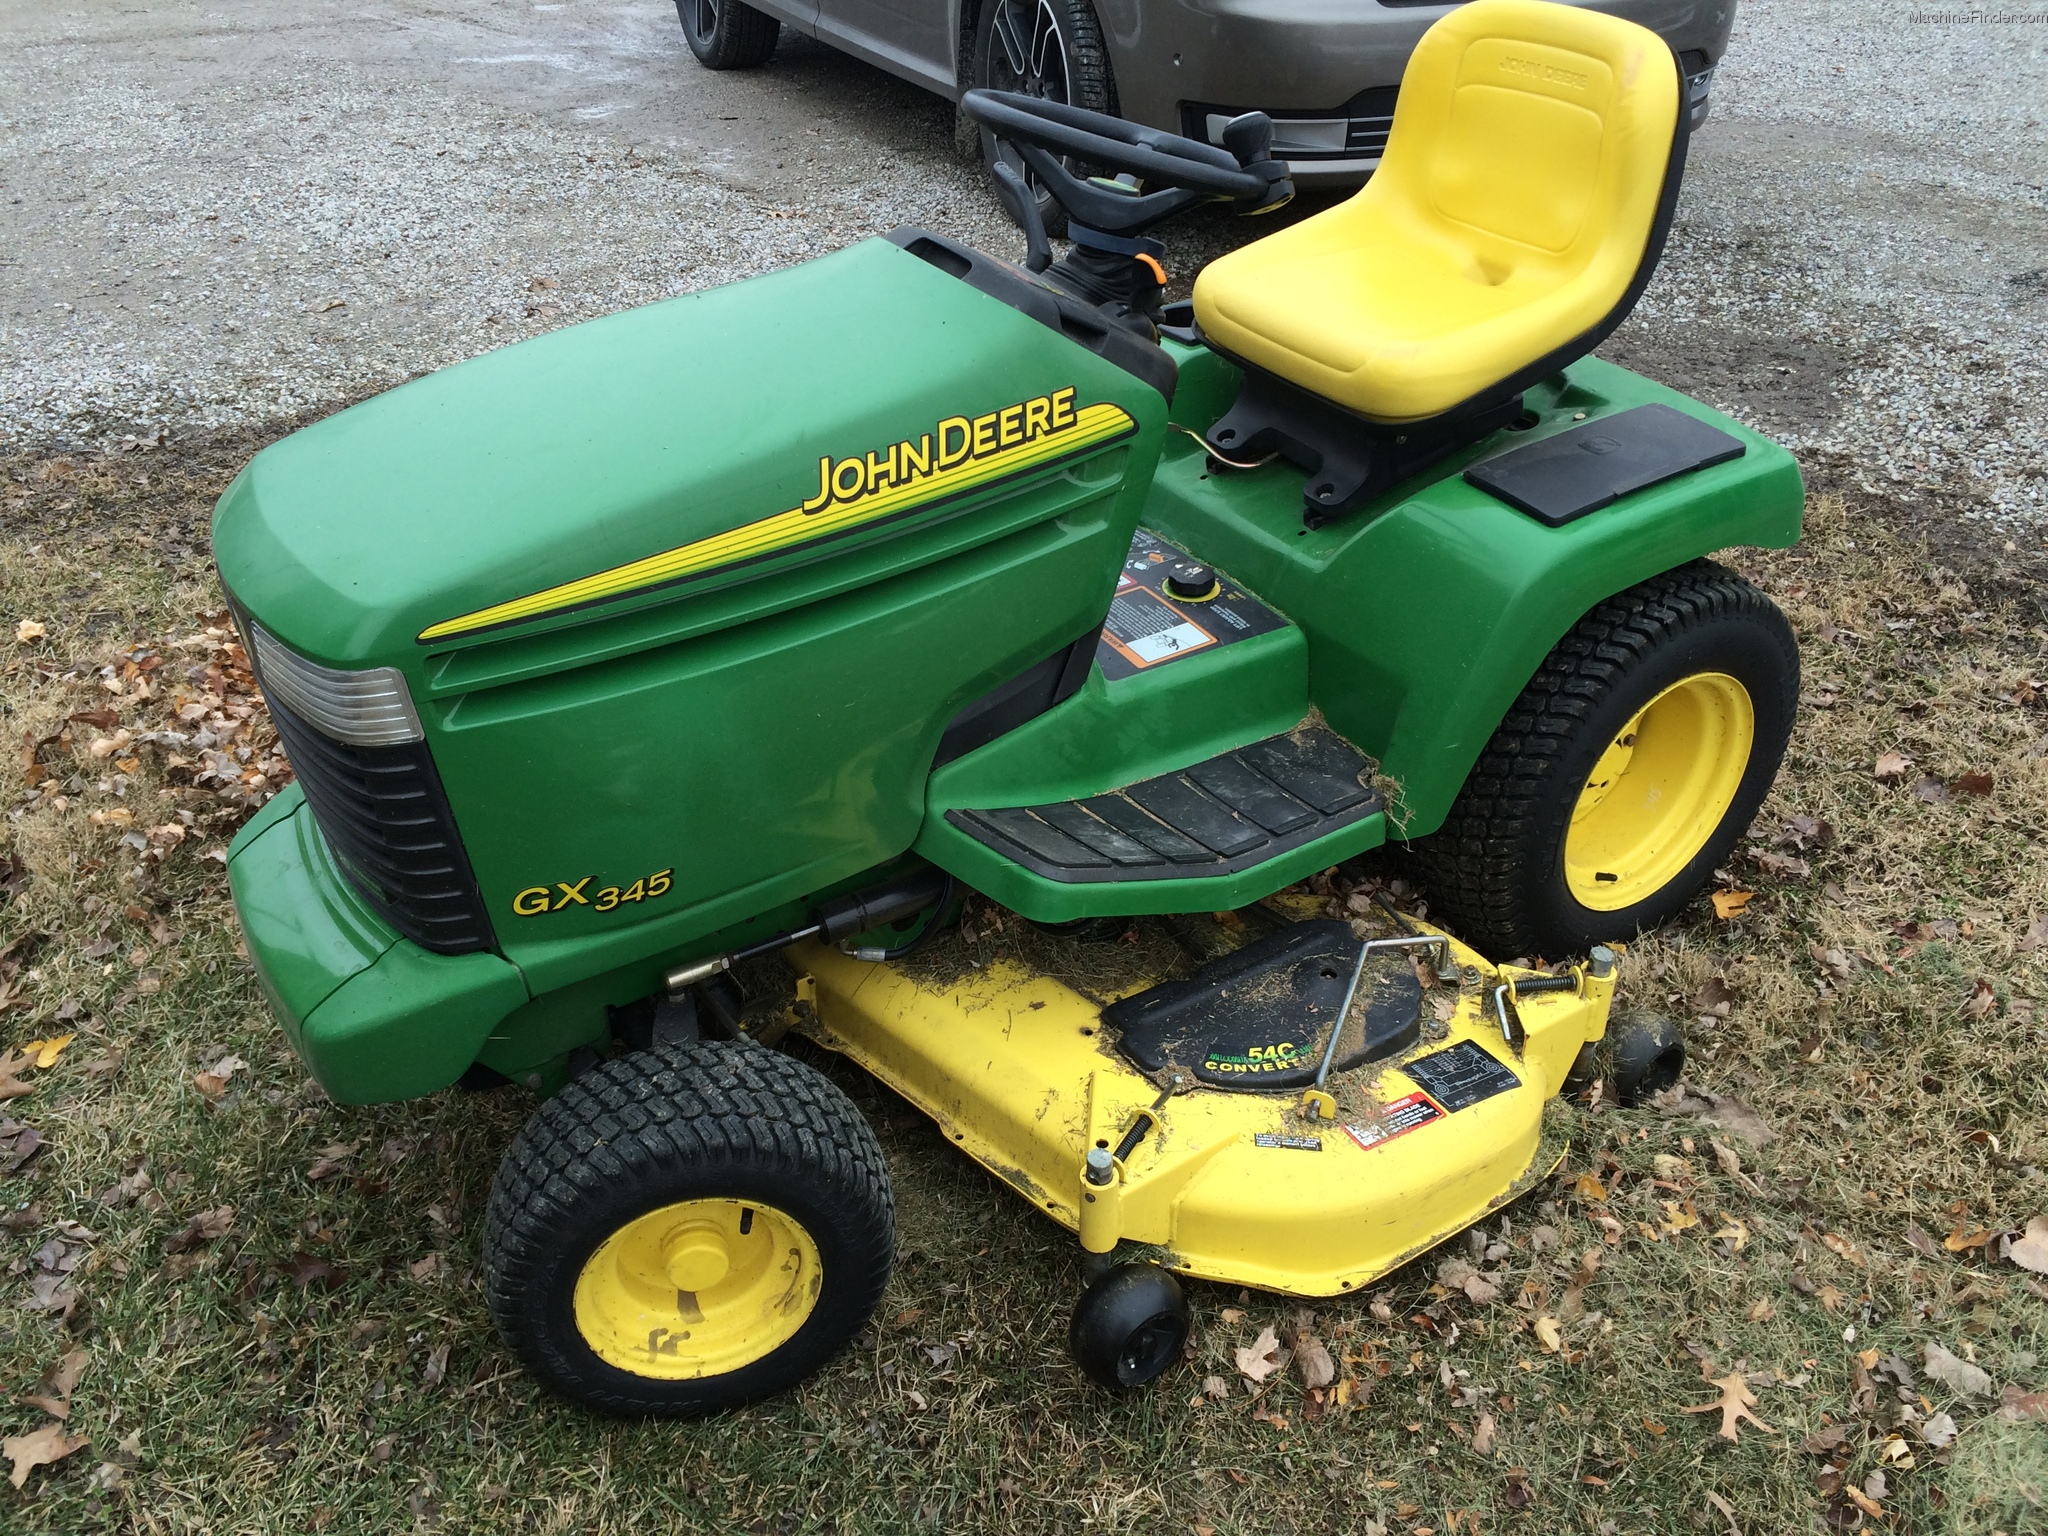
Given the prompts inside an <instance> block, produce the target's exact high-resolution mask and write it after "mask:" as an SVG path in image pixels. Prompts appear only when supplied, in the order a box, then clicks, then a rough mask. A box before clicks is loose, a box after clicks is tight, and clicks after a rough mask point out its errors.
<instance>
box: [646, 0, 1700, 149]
mask: <svg viewBox="0 0 2048 1536" xmlns="http://www.w3.org/2000/svg"><path fill="white" fill-rule="evenodd" d="M1574 3H1576V0H1574ZM1591 8H1592V9H1594V10H1600V11H1607V12H1609V13H1611V14H1613V15H1616V16H1626V17H1627V18H1629V19H1630V20H1631V21H1637V22H1640V23H1642V24H1643V25H1644V26H1646V27H1649V28H1651V29H1652V30H1653V31H1655V32H1657V33H1658V34H1660V35H1661V36H1662V37H1663V38H1664V40H1665V41H1666V42H1668V43H1669V44H1670V45H1671V48H1672V51H1673V52H1674V53H1676V54H1677V55H1678V60H1679V66H1680V68H1681V69H1683V71H1684V72H1685V76H1686V81H1687V85H1688V89H1689V92H1690V102H1691V110H1692V123H1693V126H1694V127H1695V128H1697V127H1698V126H1699V125H1700V123H1701V122H1702V121H1704V120H1705V118H1706V115H1707V100H1708V91H1709V89H1710V87H1711V86H1712V84H1713V78H1714V66H1715V64H1716V62H1717V61H1718V60H1719V59H1720V57H1721V54H1722V51H1723V50H1724V49H1725V48H1726V47H1727V46H1728V30H1729V28H1730V26H1732V25H1733V23H1734V20H1735V0H1598V3H1595V4H1593V5H1592V7H1591ZM1452 9H1455V7H1453V6H1450V5H1442V4H1428V3H1421V4H1418V3H1415V0H1092V3H1091V0H752V3H746V0H676V10H677V12H678V14H679V15H680V16H681V17H682V23H683V35H684V37H685V38H686V39H687V40H688V42H689V45H690V51H691V52H692V53H694V54H696V56H697V57H698V59H699V60H700V61H702V62H703V63H704V64H706V65H707V66H709V67H710V68H712V69H745V68H750V67H753V66H755V65H759V64H762V63H765V62H766V61H767V59H768V57H769V56H770V55H771V54H772V53H773V52H774V51H775V42H776V38H777V36H778V34H779V32H780V30H781V28H782V27H785V26H789V27H794V28H795V29H796V30H797V31H799V32H802V33H804V34H806V35H807V36H811V37H816V38H819V39H821V40H823V41H824V42H827V43H830V44H831V45H832V46H833V47H835V48H840V49H843V50H845V51H846V52H847V53H850V54H852V55H853V56H854V57H855V58H859V59H865V60H867V62H868V63H870V64H874V65H877V66H879V67H880V68H882V69H886V70H888V71H889V72H890V73H891V74H896V75H901V76H902V77H903V78H904V79H906V80H914V81H916V82H917V83H918V84H919V85H924V86H929V87H930V88H931V89H932V90H934V91H938V92H940V93H941V94H943V95H945V96H947V97H950V98H952V99H953V100H956V101H957V100H958V99H959V98H960V96H961V95H962V94H963V93H964V92H966V91H968V90H970V89H972V88H974V87H976V86H984V87H989V88H992V89H995V90H1004V91H1023V92H1027V93H1029V94H1031V95H1035V96H1046V97H1050V98H1052V99H1053V100H1055V101H1064V102H1071V103H1072V104H1074V105H1075V106H1081V107H1089V108H1092V109H1094V110H1096V111H1098V112H1113V113H1116V114H1118V115H1119V116H1122V117H1126V118H1129V119H1130V120H1132V121H1133V122H1139V123H1144V124H1147V125H1148V126H1151V127H1154V128H1163V129H1166V130H1167V131H1168V132H1171V133H1178V134H1184V135H1186V136H1187V137H1189V138H1193V139H1202V140H1206V141H1207V142H1209V143H1212V144H1213V143H1220V142H1221V140H1220V138H1219V137H1218V136H1219V134H1220V133H1221V131H1222V127H1223V125H1224V124H1225V123H1227V122H1228V121H1230V119H1231V118H1233V117H1235V116H1236V115H1237V114H1238V113H1240V112H1250V111H1262V112H1265V113H1267V114H1269V115H1270V116H1271V117H1272V119H1273V131H1274V138H1273V148H1274V151H1275V153H1276V154H1277V155H1281V156H1284V157H1285V159H1286V160H1287V162H1288V164H1289V165H1290V167H1291V169H1292V174H1293V178H1294V181H1295V182H1296V184H1297V185H1300V186H1309V187H1314V186H1355V185H1356V184H1358V183H1359V182H1361V181H1363V180H1364V179H1365V177H1366V175H1367V173H1368V172H1370V171H1371V170H1372V168H1373V167H1374V166H1375V165H1377V164H1379V158H1380V151H1381V149H1382V148H1383V147H1384V146H1385V144H1386V141H1387V130H1388V128H1389V127H1390V126H1391V125H1392V123H1393V118H1394V96H1395V93H1396V92H1397V91H1398V89H1399V87H1400V82H1401V71H1402V69H1403V68H1404V67H1405V66H1406V65H1407V63H1408V55H1409V53H1410V52H1411V51H1412V50H1413V49H1414V47H1415V44H1416V42H1417V40H1418V39H1419V38H1421V36H1422V34H1423V32H1424V31H1425V30H1426V29H1427V28H1428V26H1429V24H1430V23H1431V22H1433V21H1435V20H1436V19H1437V18H1438V17H1439V16H1441V15H1443V14H1444V13H1445V12H1447V11H1450V10H1452Z"/></svg>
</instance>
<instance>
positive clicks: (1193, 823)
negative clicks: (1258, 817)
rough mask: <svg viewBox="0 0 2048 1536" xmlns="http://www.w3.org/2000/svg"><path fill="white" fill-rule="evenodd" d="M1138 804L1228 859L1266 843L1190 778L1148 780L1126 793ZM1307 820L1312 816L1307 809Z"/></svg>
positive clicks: (1175, 777) (1259, 831) (1247, 824)
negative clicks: (1196, 785) (1191, 781)
mask: <svg viewBox="0 0 2048 1536" xmlns="http://www.w3.org/2000/svg"><path fill="white" fill-rule="evenodd" d="M1124 793H1125V794H1127V795H1129V796H1130V797H1131V798H1132V799H1133V800H1135V801H1137V802H1138V804H1140V805H1142V806H1143V807H1144V808H1145V809H1146V810H1148V811H1150V812H1151V813H1152V814H1153V815H1154V816H1157V817H1158V818H1159V819H1160V820H1161V821H1163V822H1166V823H1167V824H1168V825H1170V826H1174V827H1178V828H1179V829H1180V830H1181V831H1183V832H1185V833H1186V834H1187V835H1188V836H1189V837H1191V838H1193V839H1194V840H1195V841H1196V842H1198V843H1200V844H1201V845H1202V846H1203V847H1205V848H1207V849H1209V850H1210V851H1211V852H1212V853H1220V854H1222V855H1223V856H1224V857H1225V858H1226V859H1227V858H1229V857H1231V856H1232V855H1233V854H1239V853H1249V852H1250V851H1251V850H1252V849H1254V848H1256V847H1258V846H1259V844H1261V843H1263V842H1265V841H1266V834H1265V833H1264V832H1263V831H1261V830H1260V829H1259V828H1257V827H1255V826H1253V825H1252V824H1251V823H1250V822H1248V821H1246V820H1245V819H1244V818H1243V817H1242V816H1240V815H1238V814H1237V813H1236V812H1235V811H1233V810H1231V808H1230V807H1229V806H1227V805H1222V804H1219V803H1218V802H1216V801H1214V800H1212V799H1210V798H1209V797H1208V796H1207V795H1205V794H1203V793H1202V792H1201V791H1200V790H1199V789H1197V788H1195V786H1194V785H1193V784H1192V783H1190V782H1189V775H1186V774H1179V775H1176V776H1174V777H1172V778H1165V779H1147V780H1146V781H1145V782H1144V783H1142V784H1133V785H1132V786H1131V787H1130V788H1129V789H1127V790H1125V791H1124ZM1301 809H1302V814H1303V815H1304V816H1307V815H1312V814H1313V813H1312V812H1310V811H1309V810H1308V808H1307V807H1306V806H1303V807H1302V808H1301Z"/></svg>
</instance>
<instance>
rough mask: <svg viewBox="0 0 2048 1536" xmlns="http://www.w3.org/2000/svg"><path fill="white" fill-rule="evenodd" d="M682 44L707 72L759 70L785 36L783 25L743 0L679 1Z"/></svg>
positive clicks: (677, 8) (678, 15) (677, 14)
mask: <svg viewBox="0 0 2048 1536" xmlns="http://www.w3.org/2000/svg"><path fill="white" fill-rule="evenodd" d="M676 16H677V18H678V19H679V20H680V21H681V22H682V24H683V41H684V42H686V43H688V44H689V45H690V52H692V53H694V54H695V55H696V56H697V62H698V63H699V64H702V65H703V66H704V67H705V68H706V69H757V68H759V67H760V66H761V65H763V64H766V63H767V62H768V60H769V58H770V56H772V55H773V54H774V52H775V44H776V41H777V39H779V38H780V37H781V36H782V23H781V22H779V21H777V20H776V19H775V18H774V17H773V16H770V15H769V14H768V13H767V12H766V11H757V10H755V9H754V8H753V7H752V6H751V5H747V4H745V3H743V0H676Z"/></svg>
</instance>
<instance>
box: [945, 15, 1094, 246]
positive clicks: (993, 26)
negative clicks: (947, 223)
mask: <svg viewBox="0 0 2048 1536" xmlns="http://www.w3.org/2000/svg"><path fill="white" fill-rule="evenodd" d="M967 77H968V79H969V80H970V81H971V82H972V83H973V85H974V86H975V87H977V88H979V89H981V90H991V91H1016V92H1019V93H1020V94H1023V95H1026V96H1041V97H1044V98H1046V99H1048V100H1052V101H1062V102H1065V103H1067V104H1068V105H1069V106H1076V107H1086V108H1087V109H1088V110H1089V111H1091V112H1107V113H1109V114H1110V115H1111V116H1116V115H1117V99H1116V77H1115V75H1114V73H1113V72H1112V71H1111V69H1110V64H1109V50H1108V48H1107V47H1105V46H1104V44H1103V41H1102V24H1101V23H1100V22H1099V21H1097V20H1096V18H1095V11H1094V8H1093V7H1092V6H1090V5H1089V3H1088V0H983V4H982V8H981V14H980V16H979V17H978V18H977V19H976V21H975V27H974V40H973V43H972V44H971V45H970V47H969V52H968V68H967ZM980 137H981V157H982V161H983V163H984V164H986V165H989V166H991V167H992V166H993V165H994V164H995V160H996V156H997V153H998V150H997V146H996V140H995V135H993V134H991V133H990V132H989V131H988V130H987V129H986V128H984V129H982V130H981V131H980ZM1003 158H1004V159H1006V160H1008V161H1009V163H1010V164H1011V165H1012V166H1014V167H1015V168H1016V169H1017V170H1018V171H1019V172H1020V173H1022V174H1023V175H1024V176H1025V179H1026V181H1027V183H1028V184H1029V185H1030V186H1031V187H1032V189H1033V190H1034V191H1035V192H1037V194H1038V213H1039V217H1040V218H1042V219H1044V220H1045V229H1046V233H1047V234H1053V235H1056V234H1060V233H1062V232H1063V231H1064V230H1065V228H1066V211H1065V210H1064V209H1062V208H1061V207H1060V206H1059V204H1058V203H1056V202H1054V201H1053V200H1052V198H1051V197H1050V196H1049V195H1047V193H1046V192H1045V191H1044V190H1043V189H1042V188H1040V187H1039V186H1038V184H1037V181H1036V178H1034V177H1032V176H1031V175H1030V173H1029V172H1028V171H1027V170H1026V169H1025V166H1024V162H1023V158H1022V157H1021V156H1019V155H1018V153H1017V152H1016V150H1015V149H1009V150H1007V151H1004V152H1003Z"/></svg>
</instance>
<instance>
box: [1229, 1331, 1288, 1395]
mask: <svg viewBox="0 0 2048 1536" xmlns="http://www.w3.org/2000/svg"><path fill="white" fill-rule="evenodd" d="M1231 1354H1232V1358H1233V1359H1234V1360H1235V1361H1236V1362H1237V1370H1238V1374H1239V1375H1241V1376H1243V1377H1244V1379H1245V1380H1246V1381H1250V1382H1255V1383H1258V1384H1260V1385H1264V1383H1265V1380H1266V1378H1267V1377H1268V1376H1271V1375H1272V1374H1273V1373H1274V1372H1275V1371H1277V1370H1279V1369H1280V1367H1281V1366H1283V1365H1285V1364H1286V1363H1287V1362H1286V1360H1285V1359H1284V1358H1283V1357H1282V1355H1281V1351H1280V1335H1279V1334H1278V1333H1277V1332H1275V1331H1274V1328H1273V1325H1272V1324H1271V1323H1268V1324H1266V1326H1265V1327H1263V1328H1261V1329H1260V1330H1259V1336H1258V1337H1257V1338H1256V1339H1254V1340H1253V1341H1252V1342H1251V1343H1250V1344H1249V1345H1247V1346H1245V1347H1244V1348H1241V1349H1237V1350H1233V1351H1232V1352H1231Z"/></svg>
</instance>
